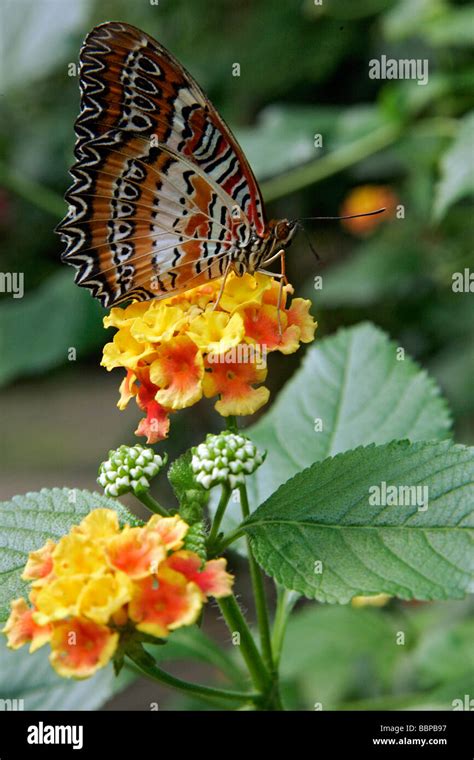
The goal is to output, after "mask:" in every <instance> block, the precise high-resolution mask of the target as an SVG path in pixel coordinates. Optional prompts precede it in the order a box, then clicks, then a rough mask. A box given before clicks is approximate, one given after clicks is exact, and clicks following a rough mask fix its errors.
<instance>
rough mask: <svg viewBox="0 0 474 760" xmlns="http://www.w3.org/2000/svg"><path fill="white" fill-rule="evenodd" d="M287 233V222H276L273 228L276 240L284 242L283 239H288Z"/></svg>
mask: <svg viewBox="0 0 474 760" xmlns="http://www.w3.org/2000/svg"><path fill="white" fill-rule="evenodd" d="M289 231H290V230H289V226H288V222H278V224H277V226H276V227H275V236H276V239H277V240H285V238H287V237H288V233H289Z"/></svg>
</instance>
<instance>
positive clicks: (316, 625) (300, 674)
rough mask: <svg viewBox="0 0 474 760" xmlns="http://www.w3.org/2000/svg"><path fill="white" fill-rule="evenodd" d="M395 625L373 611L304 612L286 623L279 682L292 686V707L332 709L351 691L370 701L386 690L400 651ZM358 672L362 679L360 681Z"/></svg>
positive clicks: (391, 619) (317, 609) (397, 624)
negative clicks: (295, 688) (315, 704)
mask: <svg viewBox="0 0 474 760" xmlns="http://www.w3.org/2000/svg"><path fill="white" fill-rule="evenodd" d="M399 629H400V620H397V619H396V618H394V617H392V616H390V617H389V616H388V615H385V614H380V611H379V610H373V609H354V608H352V607H350V606H346V607H327V606H314V605H312V606H311V607H306V608H305V609H303V610H302V611H300V612H298V613H296V614H295V615H292V617H291V618H290V620H289V623H288V629H287V633H286V637H285V644H284V647H283V651H282V659H281V676H282V679H283V681H287V682H288V681H291V682H295V683H296V685H297V692H298V693H297V697H296V699H294V700H292V703H291V704H290V705H289V706H290V707H292V708H296V709H303V710H313V709H314V703H315V702H321V704H322V708H323V710H327V709H332V708H334V707H336V706H337V705H338V704H339V703H340V702H342V701H343V700H344V699H346V698H348V697H351V696H352V694H353V693H354V691H356V692H357V693H359V696H360V697H365V698H370V697H375V696H376V695H379V694H380V693H383V691H384V690H386V689H388V688H389V686H390V683H391V680H392V677H393V671H394V667H395V663H396V660H397V658H398V657H399V656H400V654H401V648H400V647H397V646H396V645H395V641H396V633H397V630H399ZM361 673H364V678H361Z"/></svg>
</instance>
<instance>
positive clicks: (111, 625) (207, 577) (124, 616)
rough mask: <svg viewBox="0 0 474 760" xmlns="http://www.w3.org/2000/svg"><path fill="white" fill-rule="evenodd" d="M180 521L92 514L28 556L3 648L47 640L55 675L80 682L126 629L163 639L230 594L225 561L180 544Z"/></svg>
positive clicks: (101, 664) (106, 656)
mask: <svg viewBox="0 0 474 760" xmlns="http://www.w3.org/2000/svg"><path fill="white" fill-rule="evenodd" d="M188 527H189V526H188V525H187V523H185V522H184V521H183V520H182V519H181V518H180V517H178V516H174V517H160V516H158V515H154V516H153V517H152V518H151V519H150V520H149V521H148V523H146V524H145V525H143V526H142V527H130V526H128V525H126V526H125V527H124V528H121V527H120V526H119V522H118V517H117V514H116V512H115V511H114V510H112V509H96V510H94V511H92V512H90V513H89V514H88V515H87V517H85V518H84V520H83V521H82V522H81V523H80V525H77V526H74V527H73V528H72V529H71V530H70V532H69V533H68V534H67V535H66V536H63V538H61V539H60V540H59V541H58V542H57V543H55V542H54V541H51V540H49V541H47V542H46V544H45V545H44V546H43V547H42V548H41V549H39V550H38V551H35V552H32V553H31V554H30V555H29V559H28V562H27V564H26V566H25V569H24V572H23V576H22V577H23V579H24V580H27V581H30V583H31V587H30V593H29V601H27V600H26V599H23V598H20V599H15V600H14V601H12V603H11V613H10V617H9V619H8V621H7V623H6V625H5V628H4V629H3V632H4V633H5V634H6V636H7V639H8V646H9V647H10V648H11V649H18V648H19V647H21V646H23V644H29V645H30V652H34V651H35V650H36V649H38V648H39V647H41V646H43V645H44V644H47V643H49V644H50V647H51V654H50V662H51V665H52V666H53V668H54V669H55V670H56V671H57V672H58V673H59V675H61V676H64V677H66V678H71V677H73V678H87V677H89V676H91V675H92V674H93V673H95V672H96V670H98V669H99V668H101V667H104V665H107V663H108V662H109V661H110V660H111V658H112V657H113V656H114V654H115V653H116V651H117V647H118V645H119V642H120V637H121V635H122V634H124V632H125V630H126V631H127V633H128V635H130V631H131V630H132V631H133V630H137V631H141V632H142V633H146V634H149V635H151V636H155V637H159V638H164V637H166V636H168V634H169V633H170V631H173V630H175V629H176V628H180V627H181V626H185V625H191V624H192V623H194V622H195V621H196V620H197V618H198V616H199V614H200V612H201V610H202V607H203V604H204V603H205V602H206V600H207V598H208V597H209V596H214V597H217V598H219V597H223V596H227V595H228V594H230V593H231V588H232V583H233V577H232V576H231V575H230V574H229V573H228V572H227V570H226V560H225V559H222V558H219V559H213V560H210V561H208V562H202V560H201V558H200V557H199V556H198V555H197V554H195V553H194V552H192V551H189V550H186V549H184V548H183V546H184V539H185V536H186V533H187V531H188Z"/></svg>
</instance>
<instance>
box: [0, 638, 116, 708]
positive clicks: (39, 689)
mask: <svg viewBox="0 0 474 760" xmlns="http://www.w3.org/2000/svg"><path fill="white" fill-rule="evenodd" d="M3 638H4V637H3V636H2V637H1V639H3ZM48 650H49V647H45V648H44V649H41V650H39V651H38V652H35V653H34V654H29V652H28V650H27V648H26V647H25V648H24V649H21V650H19V651H14V652H13V651H12V650H10V649H7V647H6V643H5V641H4V640H3V641H1V640H0V672H1V674H2V694H1V699H2V700H8V699H22V700H23V708H24V709H25V710H97V709H98V708H99V707H101V706H102V705H103V704H104V702H106V701H107V700H108V699H109V698H110V697H111V696H113V694H115V693H116V692H117V691H119V690H120V689H121V688H123V687H124V686H125V685H126V684H127V682H128V681H129V680H130V674H129V673H126V674H124V675H122V676H121V677H120V679H118V680H117V679H116V678H115V676H114V673H113V669H112V667H111V666H109V667H107V668H104V669H103V670H99V671H98V672H97V674H96V675H95V676H93V677H92V678H88V679H87V680H85V681H73V680H68V679H65V678H60V676H58V675H57V674H56V673H55V672H54V670H53V669H52V667H51V665H50V664H49V660H48ZM20 704H21V703H20ZM1 705H3V708H4V709H8V703H5V702H0V710H2V707H1Z"/></svg>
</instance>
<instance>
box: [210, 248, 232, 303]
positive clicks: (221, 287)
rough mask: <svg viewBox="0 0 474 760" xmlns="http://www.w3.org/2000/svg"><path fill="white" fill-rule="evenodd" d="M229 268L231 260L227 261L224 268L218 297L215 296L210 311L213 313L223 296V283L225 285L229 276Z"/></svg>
mask: <svg viewBox="0 0 474 760" xmlns="http://www.w3.org/2000/svg"><path fill="white" fill-rule="evenodd" d="M231 268H232V259H229V261H228V263H227V266H226V268H225V272H224V279H223V280H222V283H221V286H220V288H219V293H218V295H217V301H216V302H215V304H214V306H213V307H212V310H213V311H214V310H215V309H217V307H218V306H219V302H220V300H221V298H222V294H223V292H224V288H225V283H226V280H227V275H228V274H229V272H230V270H231Z"/></svg>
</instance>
